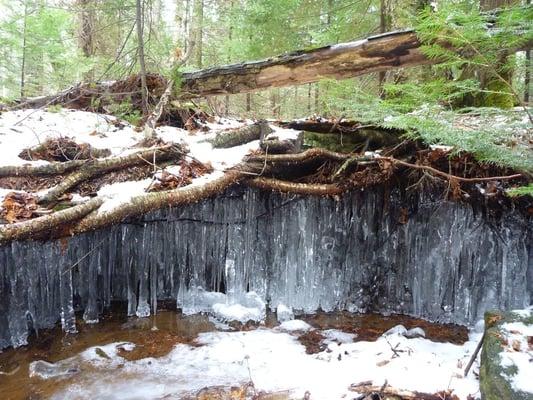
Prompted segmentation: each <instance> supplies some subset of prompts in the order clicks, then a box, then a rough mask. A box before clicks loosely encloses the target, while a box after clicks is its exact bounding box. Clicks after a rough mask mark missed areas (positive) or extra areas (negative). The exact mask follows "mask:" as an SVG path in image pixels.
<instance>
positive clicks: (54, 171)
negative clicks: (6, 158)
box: [0, 160, 90, 178]
mask: <svg viewBox="0 0 533 400" xmlns="http://www.w3.org/2000/svg"><path fill="white" fill-rule="evenodd" d="M89 162H90V161H89V160H73V161H65V162H54V163H50V164H46V165H38V166H33V165H30V164H25V165H20V166H9V165H8V166H2V167H0V178H4V177H7V176H31V175H39V176H41V175H61V174H64V173H66V172H70V171H72V170H74V169H77V168H80V167H81V166H83V165H84V164H87V163H89Z"/></svg>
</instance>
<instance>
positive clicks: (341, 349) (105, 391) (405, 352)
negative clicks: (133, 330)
mask: <svg viewBox="0 0 533 400" xmlns="http://www.w3.org/2000/svg"><path fill="white" fill-rule="evenodd" d="M289 322H292V324H290V325H292V326H291V328H294V327H299V328H303V327H306V323H305V322H303V321H298V320H294V321H289ZM284 324H285V326H284V325H283V324H282V325H281V326H280V327H278V328H272V329H267V328H259V329H256V330H253V331H246V332H209V333H202V334H200V335H199V336H198V337H197V339H196V343H195V345H193V346H191V345H187V344H178V345H176V346H175V347H174V348H173V350H171V351H170V353H169V354H167V355H166V356H163V357H160V358H145V359H140V360H137V361H128V360H126V359H124V358H122V357H121V356H120V355H119V354H120V352H119V351H118V350H119V349H120V348H122V349H124V350H126V351H131V350H132V349H133V347H134V345H133V344H131V343H126V344H125V343H112V344H108V345H106V346H100V347H98V348H96V347H92V348H89V349H87V350H85V351H83V352H81V353H79V354H78V355H76V356H74V357H71V358H68V359H65V360H62V361H59V362H57V363H55V364H50V363H45V362H42V361H36V362H34V363H32V364H31V366H30V375H31V376H33V377H35V378H38V379H45V380H52V381H57V385H58V391H56V393H55V395H54V396H53V397H52V398H55V399H64V398H76V399H94V398H105V399H156V398H163V397H165V396H169V397H172V398H176V397H177V398H179V397H181V396H183V395H185V394H190V393H195V392H197V391H198V390H200V389H202V388H204V387H212V386H219V385H222V386H235V385H244V384H246V383H247V382H249V381H250V380H251V381H252V382H253V384H254V385H255V389H256V390H258V391H264V392H278V391H288V392H289V393H290V398H295V399H296V398H298V399H301V398H303V396H304V394H305V392H309V393H310V394H311V397H310V398H311V399H313V400H318V399H324V400H334V399H343V398H352V397H354V395H355V394H354V393H353V392H350V390H349V387H350V385H351V384H357V383H360V382H363V381H372V382H373V383H374V385H378V386H380V385H382V384H383V383H384V382H385V380H387V382H388V384H389V385H391V386H393V387H395V388H401V389H409V390H417V391H422V392H429V393H435V392H438V391H441V390H453V393H454V394H456V395H457V396H459V398H460V399H467V396H468V395H473V397H474V398H477V397H478V396H479V393H478V382H477V379H476V377H475V375H474V374H473V373H471V374H470V375H469V377H468V378H463V376H462V372H463V369H464V367H465V365H466V363H467V362H468V360H469V358H470V356H471V354H472V352H473V351H474V348H475V346H476V344H477V342H478V340H479V338H480V335H481V334H480V333H472V334H471V336H470V340H469V341H468V342H466V343H465V344H464V345H462V346H459V345H453V344H448V343H434V342H431V341H429V340H426V339H424V338H416V339H408V338H406V337H405V336H403V335H402V334H401V333H399V332H401V331H402V329H401V328H400V329H397V330H396V332H394V333H388V334H386V335H383V336H381V337H380V338H379V339H378V340H377V341H376V342H364V341H360V342H353V339H354V336H353V335H350V334H347V333H344V332H341V331H337V330H331V329H330V330H326V331H321V334H322V335H323V336H324V337H326V339H325V343H326V344H327V348H326V350H325V351H323V352H321V353H318V354H311V355H310V354H306V352H305V347H304V346H303V345H302V344H300V343H299V342H298V340H297V337H298V335H299V334H300V333H301V332H300V333H298V332H292V329H285V328H287V327H288V325H289V324H288V323H287V322H285V323H284ZM306 328H307V327H306ZM309 329H311V328H309ZM392 348H394V349H395V352H393V351H392ZM477 368H478V367H477V365H475V367H474V369H477ZM175 396H176V397H175Z"/></svg>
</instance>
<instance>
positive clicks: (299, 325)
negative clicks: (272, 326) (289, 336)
mask: <svg viewBox="0 0 533 400" xmlns="http://www.w3.org/2000/svg"><path fill="white" fill-rule="evenodd" d="M279 329H281V330H282V331H288V332H295V331H301V332H307V331H310V330H311V329H313V327H312V326H311V325H309V324H308V323H307V322H305V321H302V320H300V319H293V320H291V321H285V322H282V323H281V324H280V325H279Z"/></svg>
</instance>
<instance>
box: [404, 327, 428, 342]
mask: <svg viewBox="0 0 533 400" xmlns="http://www.w3.org/2000/svg"><path fill="white" fill-rule="evenodd" d="M403 335H404V336H405V337H406V338H408V339H414V338H420V337H424V338H425V337H426V332H424V330H423V329H422V328H420V327H416V328H412V329H409V330H408V331H406V332H405V333H404V334H403Z"/></svg>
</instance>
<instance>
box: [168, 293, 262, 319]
mask: <svg viewBox="0 0 533 400" xmlns="http://www.w3.org/2000/svg"><path fill="white" fill-rule="evenodd" d="M178 307H181V308H182V312H183V313H184V314H186V315H191V314H197V313H209V314H211V315H212V316H213V317H215V318H217V319H218V320H220V321H222V322H230V321H238V322H241V323H243V324H244V323H246V322H248V321H255V322H261V321H263V320H264V319H265V315H266V305H265V302H264V301H263V300H262V299H261V297H260V296H259V295H258V294H257V293H255V292H248V293H245V294H244V295H240V296H234V295H231V297H230V296H228V295H226V294H224V293H219V292H207V291H205V290H203V289H202V288H201V287H198V288H192V289H190V290H189V291H187V292H185V293H184V294H183V295H182V296H180V298H179V299H178Z"/></svg>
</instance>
